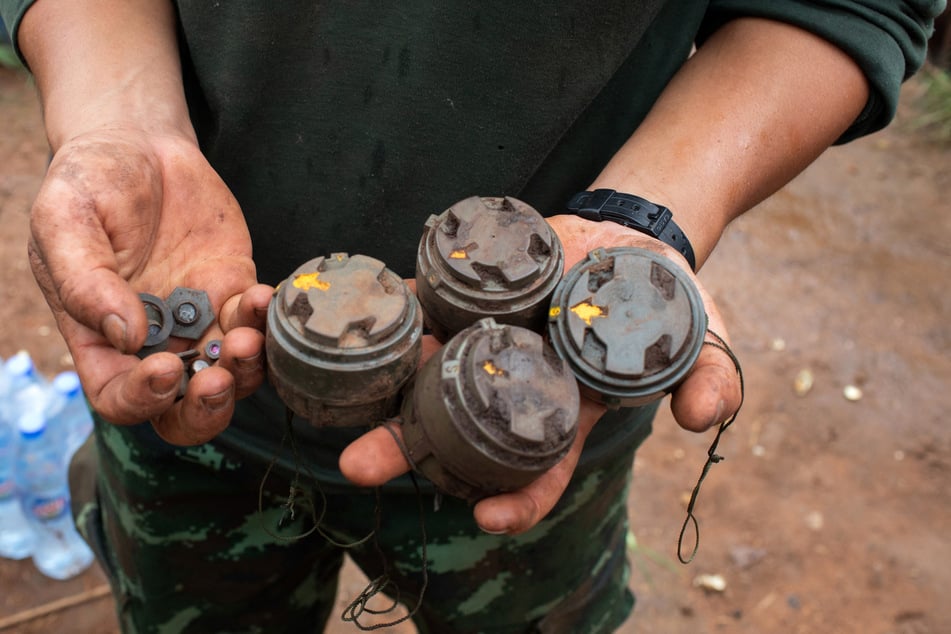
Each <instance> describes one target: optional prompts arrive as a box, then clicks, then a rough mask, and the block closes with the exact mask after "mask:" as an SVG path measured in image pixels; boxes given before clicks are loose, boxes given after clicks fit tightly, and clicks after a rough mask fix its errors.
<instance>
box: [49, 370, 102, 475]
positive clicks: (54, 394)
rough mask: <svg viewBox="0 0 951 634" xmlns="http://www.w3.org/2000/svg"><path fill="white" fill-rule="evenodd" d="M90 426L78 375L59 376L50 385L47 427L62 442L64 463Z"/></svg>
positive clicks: (62, 373) (66, 374) (83, 438)
mask: <svg viewBox="0 0 951 634" xmlns="http://www.w3.org/2000/svg"><path fill="white" fill-rule="evenodd" d="M92 426H93V421H92V414H90V413H89V407H88V406H87V405H86V396H85V395H84V394H83V387H82V385H81V384H80V382H79V375H78V374H76V373H75V372H73V371H66V372H60V373H59V374H57V375H56V377H55V378H54V379H53V382H52V383H51V385H50V404H49V407H48V408H47V427H48V428H50V431H53V430H55V433H56V435H57V436H60V438H61V439H62V442H63V447H64V448H65V456H66V458H65V460H66V462H67V463H68V462H69V459H70V458H71V457H72V455H73V454H74V453H76V450H77V449H79V447H80V446H81V445H82V444H83V443H84V442H85V441H86V437H87V436H89V434H90V432H92Z"/></svg>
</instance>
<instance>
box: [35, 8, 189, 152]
mask: <svg viewBox="0 0 951 634" xmlns="http://www.w3.org/2000/svg"><path fill="white" fill-rule="evenodd" d="M19 42H20V47H21V49H22V51H23V54H24V56H25V57H26V59H27V61H28V63H29V65H30V69H31V70H32V72H33V74H34V76H35V77H36V82H37V86H38V88H39V92H40V97H41V100H42V104H43V113H44V120H45V124H46V130H47V135H48V137H49V141H50V145H51V146H52V148H53V150H54V151H56V150H57V149H58V148H59V147H60V146H61V145H62V144H63V143H65V142H66V141H68V140H70V139H71V138H74V137H76V136H78V135H80V134H82V133H84V132H88V131H91V130H95V129H101V128H102V127H108V128H112V129H115V128H121V127H124V126H130V127H136V128H138V129H144V130H146V131H149V132H156V133H167V134H178V135H186V136H189V137H192V138H193V137H194V132H193V130H192V128H191V124H190V122H189V118H188V108H187V105H186V103H185V97H184V91H183V88H182V77H181V66H180V62H179V57H178V45H177V41H176V36H175V23H174V13H173V8H172V6H171V3H169V2H165V1H159V0H96V1H86V0H82V1H73V0H71V1H69V2H53V1H52V0H39V1H38V2H36V4H34V5H33V6H32V7H31V8H30V10H29V11H27V13H26V15H25V16H24V18H23V22H22V24H21V26H20V31H19Z"/></svg>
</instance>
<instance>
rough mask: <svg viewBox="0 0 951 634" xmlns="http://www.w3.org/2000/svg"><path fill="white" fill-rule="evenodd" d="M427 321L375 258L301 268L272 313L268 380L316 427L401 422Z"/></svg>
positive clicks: (280, 291) (340, 257) (339, 258)
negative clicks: (404, 391)
mask: <svg viewBox="0 0 951 634" xmlns="http://www.w3.org/2000/svg"><path fill="white" fill-rule="evenodd" d="M422 331H423V317H422V310H421V309H420V308H419V304H418V302H417V301H416V297H415V296H414V295H413V293H412V292H411V291H410V289H409V287H408V286H407V285H406V283H405V282H404V281H403V280H402V279H401V278H400V277H399V276H398V275H396V273H394V272H393V271H391V270H389V269H387V268H386V266H385V265H384V264H383V263H382V262H380V261H379V260H376V259H374V258H371V257H368V256H365V255H353V256H348V255H347V254H346V253H334V254H332V255H330V256H329V257H319V258H316V259H313V260H310V261H309V262H306V263H305V264H303V265H301V266H300V267H299V268H298V269H297V270H296V271H294V273H293V274H292V275H291V276H290V277H289V278H288V279H287V280H285V281H284V282H283V283H281V284H280V285H279V286H278V288H277V290H276V291H275V293H274V297H273V298H272V299H271V303H270V305H269V307H268V317H267V334H266V342H265V350H266V353H267V360H268V377H269V379H270V381H271V383H272V384H273V385H274V388H275V389H276V390H277V393H278V395H279V396H280V397H281V399H282V400H283V401H284V403H285V404H287V406H288V407H290V408H291V410H293V411H294V412H295V413H296V414H298V415H299V416H301V417H303V418H306V419H307V420H309V421H310V422H311V423H312V424H313V425H315V426H318V427H322V426H335V427H348V426H358V425H369V424H372V423H378V422H380V421H382V420H384V419H386V418H389V417H391V416H394V415H396V413H397V412H398V410H399V398H398V396H399V390H400V388H401V387H402V386H403V385H404V384H405V383H406V382H407V381H409V379H410V378H411V377H412V376H413V373H414V372H415V370H416V367H417V365H418V363H419V359H420V354H421V350H422V347H421V345H422Z"/></svg>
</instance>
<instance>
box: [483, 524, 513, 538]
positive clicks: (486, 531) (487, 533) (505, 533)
mask: <svg viewBox="0 0 951 634" xmlns="http://www.w3.org/2000/svg"><path fill="white" fill-rule="evenodd" d="M479 528H480V529H481V530H482V532H483V533H485V534H486V535H495V536H499V535H507V534H508V532H509V531H508V529H507V528H506V529H503V530H500V531H490V530H489V529H487V528H485V527H484V526H480V527H479Z"/></svg>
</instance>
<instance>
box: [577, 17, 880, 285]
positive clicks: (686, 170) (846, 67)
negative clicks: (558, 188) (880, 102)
mask: <svg viewBox="0 0 951 634" xmlns="http://www.w3.org/2000/svg"><path fill="white" fill-rule="evenodd" d="M867 97H868V87H867V84H866V80H865V78H864V76H863V74H862V72H861V70H860V69H859V68H858V66H856V65H855V63H854V62H853V61H852V60H851V59H850V58H849V57H848V56H846V55H845V54H844V53H842V52H841V51H839V50H838V49H837V48H835V47H834V46H832V45H831V44H828V43H827V42H825V41H824V40H821V39H819V38H817V37H815V36H813V35H811V34H808V33H806V32H804V31H802V30H800V29H798V28H796V27H793V26H789V25H786V24H782V23H779V22H770V21H765V20H758V19H741V20H736V21H734V22H731V23H729V24H727V25H726V26H724V27H723V28H722V29H720V31H718V32H717V33H715V34H714V35H713V36H712V37H711V38H710V39H709V40H708V41H707V42H706V43H705V44H704V46H703V47H701V49H700V50H699V51H698V52H697V53H696V54H695V55H694V56H693V57H692V58H691V59H690V60H689V61H688V62H687V64H686V65H685V66H684V68H683V69H682V70H681V71H680V72H679V73H678V74H677V76H676V77H675V78H674V80H673V81H672V82H671V84H670V85H669V86H668V87H667V89H666V90H665V91H664V93H663V94H662V95H661V98H660V99H659V100H658V102H657V103H656V104H655V106H654V107H653V109H652V110H651V112H650V114H649V115H648V117H647V118H646V119H645V121H644V122H643V123H642V124H641V126H640V127H639V128H638V130H637V131H636V132H635V133H634V135H633V136H632V137H631V138H630V140H628V142H627V143H626V144H625V145H624V146H623V147H622V148H621V150H620V151H619V152H618V153H617V154H616V155H615V156H614V158H613V159H612V160H611V161H610V163H609V164H608V165H607V166H606V167H605V169H604V170H603V171H602V173H601V174H600V175H599V176H598V178H597V179H596V180H595V182H594V183H593V184H592V188H596V187H606V188H611V189H617V190H618V191H625V192H630V193H635V194H638V195H641V196H644V197H645V198H648V199H650V200H652V201H654V202H657V203H660V204H664V205H666V206H668V207H670V209H671V210H672V211H673V213H674V219H675V220H676V222H677V223H678V224H679V225H680V226H681V228H682V229H683V231H684V233H686V235H687V236H688V238H689V239H690V241H691V243H692V245H693V248H694V251H695V252H696V256H697V264H698V266H699V265H700V264H702V263H703V261H704V260H705V259H706V258H707V256H708V255H709V254H710V252H711V251H712V250H713V248H714V246H715V245H716V242H717V240H719V237H720V234H721V233H722V231H723V229H724V228H725V227H726V225H727V224H728V223H729V222H730V221H731V220H732V219H733V218H735V217H736V216H738V215H739V214H741V213H743V212H744V211H746V210H748V209H749V208H751V207H753V206H754V205H756V204H757V203H758V202H760V201H761V200H763V199H764V198H766V197H767V196H769V195H770V194H772V193H773V192H775V191H776V190H777V189H779V188H780V187H782V186H783V185H784V184H785V183H787V182H788V181H789V180H790V179H792V178H793V177H794V176H795V175H796V174H798V173H799V172H800V171H802V170H803V169H804V168H805V167H806V166H807V165H809V163H811V162H812V161H813V160H814V159H815V158H816V157H817V156H818V155H819V154H820V153H821V152H822V151H823V150H825V149H826V148H827V147H828V146H829V145H831V144H832V143H833V142H834V141H835V140H836V139H837V138H838V137H839V136H840V135H841V134H842V133H843V132H844V131H845V130H846V128H848V126H849V125H850V124H851V123H852V122H853V121H854V120H855V118H856V117H857V116H858V115H859V113H860V112H861V111H862V108H863V107H864V105H865V102H866V100H867Z"/></svg>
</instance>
